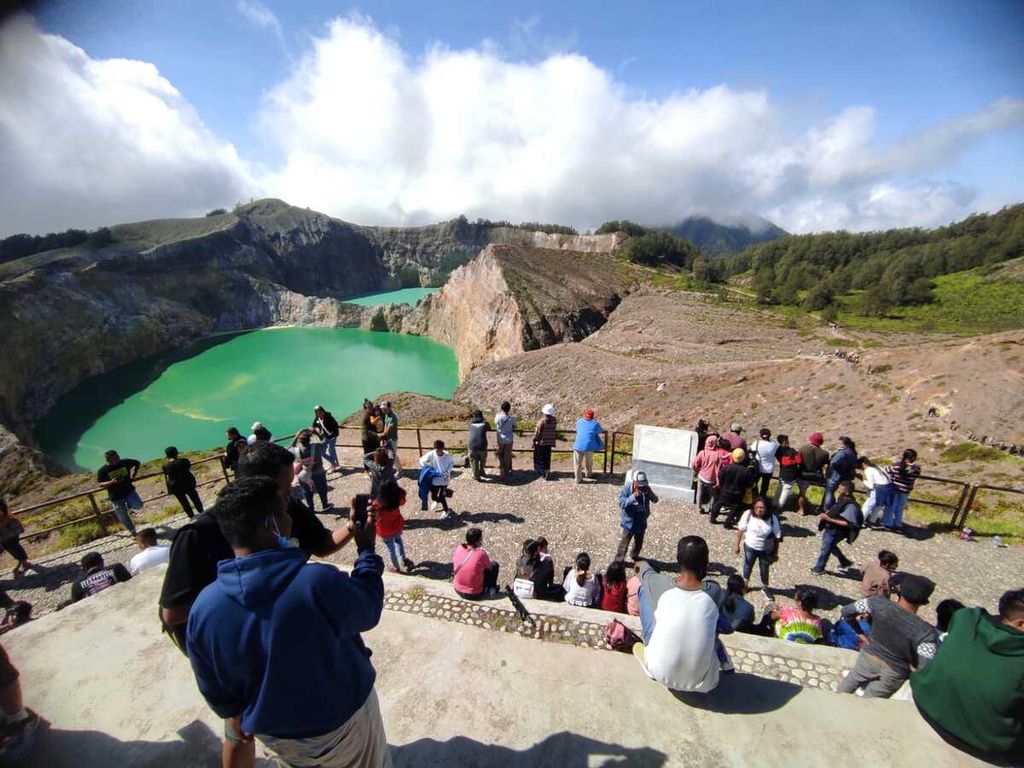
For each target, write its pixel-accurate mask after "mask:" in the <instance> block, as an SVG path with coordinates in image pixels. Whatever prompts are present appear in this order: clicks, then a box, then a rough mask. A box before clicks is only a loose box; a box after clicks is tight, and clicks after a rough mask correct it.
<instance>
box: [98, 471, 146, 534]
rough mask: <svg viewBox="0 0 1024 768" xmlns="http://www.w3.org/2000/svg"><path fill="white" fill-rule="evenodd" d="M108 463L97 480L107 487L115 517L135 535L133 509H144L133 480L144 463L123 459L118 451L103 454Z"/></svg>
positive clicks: (99, 472) (101, 486)
mask: <svg viewBox="0 0 1024 768" xmlns="http://www.w3.org/2000/svg"><path fill="white" fill-rule="evenodd" d="M103 456H104V458H105V459H106V464H104V465H103V466H102V467H100V468H99V470H98V471H97V472H96V482H97V483H99V486H100V488H106V489H107V496H108V497H110V503H111V504H113V505H114V517H116V518H117V521H118V522H119V523H120V524H121V525H123V526H124V529H125V530H126V531H128V533H130V534H131V535H132V536H134V535H135V523H133V522H132V517H131V511H130V510H133V509H134V510H135V511H136V512H138V511H139V510H140V509H142V499H141V498H140V497H139V494H138V493H137V492H136V490H135V486H134V485H132V480H134V479H135V475H137V474H138V472H139V467H141V466H142V465H141V464H140V463H139V462H138V461H136V460H135V459H122V458H121V457H120V456H119V455H118V453H117V451H107V452H106V453H105V454H103Z"/></svg>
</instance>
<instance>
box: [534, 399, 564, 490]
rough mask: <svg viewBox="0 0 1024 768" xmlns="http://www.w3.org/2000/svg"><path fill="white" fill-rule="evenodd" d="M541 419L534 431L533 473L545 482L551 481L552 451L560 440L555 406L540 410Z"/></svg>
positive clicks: (549, 405)
mask: <svg viewBox="0 0 1024 768" xmlns="http://www.w3.org/2000/svg"><path fill="white" fill-rule="evenodd" d="M540 412H541V414H542V415H541V417H540V420H539V421H538V422H537V426H536V427H535V428H534V430H533V471H534V472H536V473H537V474H538V475H542V476H543V477H544V479H545V480H550V479H551V450H552V449H553V448H554V447H555V441H556V440H557V439H558V432H557V431H556V430H557V428H558V420H557V419H556V418H555V406H553V405H552V404H551V403H548V404H547V405H545V406H544V407H543V408H541V409H540Z"/></svg>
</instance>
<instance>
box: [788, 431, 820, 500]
mask: <svg viewBox="0 0 1024 768" xmlns="http://www.w3.org/2000/svg"><path fill="white" fill-rule="evenodd" d="M824 444H825V436H824V435H822V434H821V432H812V433H811V434H810V435H808V436H807V442H806V443H805V444H804V445H802V446H800V465H801V466H802V467H803V469H802V470H801V473H802V474H801V476H800V479H799V480H797V481H796V487H797V488H799V489H800V495H799V496H797V497H796V504H797V509H799V510H800V514H801V515H806V514H808V512H807V488H808V487H809V486H811V485H824V483H825V467H827V466H828V451H826V450H825V449H824V448H822V447H821V446H822V445H824Z"/></svg>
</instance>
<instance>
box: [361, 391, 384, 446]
mask: <svg viewBox="0 0 1024 768" xmlns="http://www.w3.org/2000/svg"><path fill="white" fill-rule="evenodd" d="M374 411H377V413H379V412H380V408H377V406H375V405H374V404H373V403H371V402H370V401H369V400H364V401H363V423H362V426H361V427H360V429H361V430H362V431H361V432H360V435H359V437H360V442H362V444H363V455H364V456H366V455H367V454H369V453H373V452H374V451H376V450H377V449H378V448H380V437H379V435H378V432H380V430H379V429H378V428H377V420H376V418H375V416H376V414H375V413H374Z"/></svg>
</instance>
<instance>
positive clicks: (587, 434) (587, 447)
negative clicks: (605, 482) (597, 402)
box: [572, 408, 604, 484]
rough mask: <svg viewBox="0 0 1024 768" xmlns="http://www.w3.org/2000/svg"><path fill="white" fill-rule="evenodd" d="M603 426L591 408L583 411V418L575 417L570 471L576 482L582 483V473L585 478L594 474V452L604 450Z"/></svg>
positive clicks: (588, 478) (589, 477)
mask: <svg viewBox="0 0 1024 768" xmlns="http://www.w3.org/2000/svg"><path fill="white" fill-rule="evenodd" d="M602 432H604V427H602V426H601V422H599V421H598V420H597V419H595V418H594V411H593V409H592V408H587V409H586V410H585V411H583V418H582V419H576V440H575V441H574V442H573V444H572V471H573V474H574V475H575V476H576V483H577V484H579V483H582V482H583V477H584V475H585V476H586V478H587V480H590V479H591V478H592V477H593V476H594V453H595V452H597V451H603V450H604V443H603V442H601V433H602Z"/></svg>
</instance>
